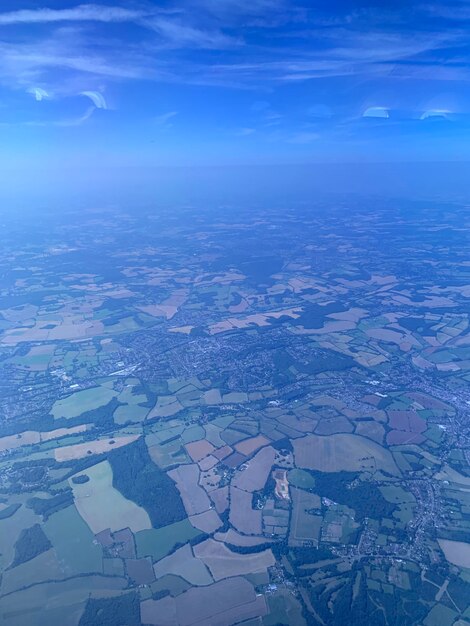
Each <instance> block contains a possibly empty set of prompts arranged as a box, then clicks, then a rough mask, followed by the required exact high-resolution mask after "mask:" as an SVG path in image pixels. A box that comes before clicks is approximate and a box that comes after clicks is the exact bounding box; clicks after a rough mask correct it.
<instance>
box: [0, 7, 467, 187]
mask: <svg viewBox="0 0 470 626" xmlns="http://www.w3.org/2000/svg"><path fill="white" fill-rule="evenodd" d="M469 27H470V2H452V1H445V2H432V1H431V2H422V3H421V2H402V1H401V0H394V1H393V2H388V1H386V0H383V1H382V2H357V1H347V0H336V1H335V0H329V1H324V0H321V1H318V2H313V1H312V2H305V1H304V2H301V1H299V2H296V1H295V0H292V1H289V0H174V1H172V0H161V1H160V2H155V1H148V2H146V1H145V0H143V1H142V2H139V1H136V2H134V1H133V0H126V2H121V3H119V2H117V1H113V0H108V1H106V2H99V3H98V2H97V3H88V4H77V3H76V2H71V1H65V0H41V1H39V2H38V1H31V0H2V2H1V8H0V137H1V141H0V167H1V168H2V169H3V171H7V170H8V171H10V170H11V171H15V172H16V173H17V174H18V175H20V176H21V175H23V174H25V173H28V172H29V171H32V170H38V168H39V169H40V168H46V169H47V168H49V169H55V170H56V171H65V170H64V168H69V170H75V171H78V170H79V169H80V168H92V169H94V168H98V169H99V168H103V167H107V168H116V167H118V168H119V167H134V168H152V167H155V166H164V167H166V166H170V167H171V166H189V167H194V166H204V167H209V166H210V167H212V166H224V165H226V166H242V165H245V166H250V165H262V166H266V165H280V164H286V165H295V164H308V163H345V162H346V163H379V162H396V163H403V162H416V161H418V162H428V161H443V162H453V161H466V160H470V142H469V141H468V138H469V130H470V89H469V84H470V82H469V78H470V38H469V36H468V33H469Z"/></svg>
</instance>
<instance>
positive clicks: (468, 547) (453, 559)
mask: <svg viewBox="0 0 470 626" xmlns="http://www.w3.org/2000/svg"><path fill="white" fill-rule="evenodd" d="M438 542H439V545H440V546H441V550H442V551H443V552H444V555H445V557H446V559H447V560H448V561H449V562H450V563H453V564H454V565H458V566H459V567H470V543H465V542H463V541H450V540H449V539H438Z"/></svg>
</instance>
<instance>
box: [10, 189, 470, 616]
mask: <svg viewBox="0 0 470 626" xmlns="http://www.w3.org/2000/svg"><path fill="white" fill-rule="evenodd" d="M327 204H328V203H327ZM312 206H313V205H312ZM136 211H137V209H136ZM422 211H423V209H422V207H421V206H420V205H414V204H406V205H405V204H404V205H401V204H400V203H399V202H398V203H397V204H392V205H390V206H388V205H387V206H385V205H384V206H383V207H382V206H380V207H377V206H375V204H374V203H373V202H369V201H367V200H364V201H363V202H362V201H361V202H359V201H357V203H356V202H355V201H353V200H351V205H349V204H348V209H347V210H344V207H343V208H341V207H340V205H339V204H338V205H335V204H334V203H333V204H331V203H329V204H328V206H326V205H323V204H322V202H320V201H319V202H318V204H315V205H314V207H313V208H311V207H310V208H307V207H295V208H284V209H283V210H282V211H279V210H276V209H267V208H264V209H262V208H260V207H255V206H254V207H251V208H250V210H248V209H244V208H243V207H241V208H240V209H237V211H236V212H234V213H233V214H232V213H231V212H230V211H228V212H225V213H223V214H222V213H221V212H219V211H218V210H215V209H212V208H204V209H201V210H196V209H194V208H191V207H189V206H187V207H182V208H181V210H180V213H178V219H176V217H175V213H174V212H173V211H170V210H165V209H163V208H162V209H161V210H159V212H158V214H157V213H155V212H153V210H152V209H148V210H147V209H146V210H143V209H142V211H141V212H140V213H138V212H136V213H135V214H133V213H131V212H128V213H122V214H121V213H118V215H117V217H116V219H112V220H111V219H110V218H109V215H108V213H107V212H106V211H105V210H104V209H103V210H101V209H96V211H93V212H89V213H88V212H84V213H83V214H81V215H78V214H75V213H73V214H72V213H71V214H70V216H69V217H70V220H69V222H70V227H69V228H67V229H66V230H64V229H63V225H61V223H60V220H58V217H57V216H55V215H52V214H51V215H48V216H46V217H45V221H44V224H38V225H37V227H36V229H35V231H34V233H33V232H30V233H29V235H28V236H30V237H31V241H32V243H31V248H30V249H29V252H25V257H24V258H23V257H21V258H18V259H15V263H14V267H16V268H17V269H15V270H11V269H8V271H7V269H6V268H7V267H8V268H10V266H11V265H12V263H11V261H12V258H13V257H14V256H15V255H14V249H15V241H16V240H15V237H16V236H17V235H15V233H16V232H17V231H16V230H15V228H16V227H15V228H13V226H11V227H8V224H7V225H6V226H5V228H4V231H3V233H2V237H4V238H5V242H6V243H5V247H4V248H2V250H0V267H3V269H4V272H3V275H4V284H3V283H2V292H1V293H0V313H1V320H0V322H1V325H2V334H1V337H0V369H1V376H0V394H1V397H2V414H1V416H0V573H1V576H0V622H1V623H2V624H3V623H5V624H6V626H10V625H12V626H23V625H24V624H28V626H29V625H30V624H31V626H42V625H43V624H46V623H47V624H61V626H62V625H65V626H69V625H70V626H92V625H93V626H94V625H95V624H98V623H100V621H103V623H105V624H106V625H107V626H111V625H115V626H118V625H119V626H121V623H123V620H124V619H125V620H126V624H128V625H129V626H138V625H139V624H145V625H151V624H155V626H162V624H171V625H172V626H180V625H181V626H191V625H193V624H194V625H195V626H201V625H202V624H210V625H211V626H212V625H216V626H217V625H220V626H232V625H233V624H236V623H243V624H244V625H245V624H246V626H254V625H255V624H257V625H262V626H276V625H277V624H289V625H291V626H297V625H300V626H307V625H309V626H310V625H315V626H327V625H328V624H335V626H336V625H338V626H342V625H343V624H344V625H345V624H348V626H349V625H352V626H355V625H359V624H361V625H362V624H368V623H371V624H372V623H374V624H375V623H377V624H385V625H386V624H395V623H400V624H403V625H404V626H441V624H449V626H463V624H465V623H466V621H468V616H469V602H468V598H469V597H470V578H469V571H470V569H469V568H470V561H469V553H468V551H469V546H470V540H469V537H470V496H469V489H470V470H469V455H468V449H469V442H470V433H469V426H468V407H469V405H470V392H469V381H470V365H469V363H470V349H469V345H470V338H469V337H470V334H469V333H470V325H469V321H470V320H469V313H468V298H469V297H470V288H469V285H470V265H469V264H468V262H467V261H464V260H463V259H465V258H466V256H468V241H467V238H466V236H465V229H466V228H468V223H469V219H470V218H469V214H468V208H466V207H463V206H460V205H459V207H458V210H457V209H456V208H455V207H454V208H452V207H451V208H449V207H447V206H441V205H433V206H432V210H431V209H429V211H428V210H427V211H426V218H425V219H424V217H423V213H422ZM391 216H393V219H392V218H391ZM67 219H68V218H67ZM359 223H367V225H368V226H367V229H360V228H358V226H357V224H359ZM28 232H29V231H28ZM441 232H445V233H446V237H448V238H449V241H451V244H449V245H452V255H450V254H449V248H448V247H446V246H444V247H443V246H442V245H441V244H442V239H441V238H440V237H441V235H439V233H441ZM103 233H105V235H104V234H103ZM25 236H26V235H25ZM97 238H99V241H100V242H101V243H100V246H102V250H101V249H100V254H95V253H92V250H91V249H90V248H89V247H88V244H87V242H90V241H97ZM64 246H65V247H64ZM92 248H93V246H92ZM51 250H52V251H54V252H53V253H52V252H51ZM403 259H406V263H405V262H404V261H403ZM28 267H34V268H35V269H34V272H33V271H29V270H28V269H27V268H28ZM10 278H11V280H10ZM374 620H376V621H374Z"/></svg>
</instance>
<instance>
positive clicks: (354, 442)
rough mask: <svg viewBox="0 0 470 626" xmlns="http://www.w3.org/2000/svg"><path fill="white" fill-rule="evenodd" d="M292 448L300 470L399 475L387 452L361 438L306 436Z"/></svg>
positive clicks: (295, 442)
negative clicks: (377, 472)
mask: <svg viewBox="0 0 470 626" xmlns="http://www.w3.org/2000/svg"><path fill="white" fill-rule="evenodd" d="M293 446H294V455H295V462H296V465H297V466H298V467H305V468H308V469H314V470H319V471H321V472H340V471H342V470H343V471H357V472H358V471H366V472H375V471H377V470H384V471H386V472H389V473H390V474H393V475H399V474H400V472H399V469H398V467H397V466H396V464H395V461H394V460H393V457H392V455H391V453H390V452H389V451H388V450H387V449H385V448H383V447H382V446H380V445H379V444H378V443H376V442H374V441H371V440H370V439H366V438H365V437H361V436H359V435H352V434H337V435H330V436H328V437H320V436H317V435H307V436H306V437H303V438H301V439H294V442H293Z"/></svg>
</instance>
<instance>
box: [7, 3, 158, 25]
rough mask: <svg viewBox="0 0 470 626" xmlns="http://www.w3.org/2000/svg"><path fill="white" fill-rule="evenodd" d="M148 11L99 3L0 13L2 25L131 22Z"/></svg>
mask: <svg viewBox="0 0 470 626" xmlns="http://www.w3.org/2000/svg"><path fill="white" fill-rule="evenodd" d="M146 15H147V13H143V12H142V11H135V10H131V9H125V8H122V7H112V6H105V5H99V4H82V5H79V6H77V7H74V8H71V9H48V8H38V9H23V10H20V11H11V12H8V13H0V26H1V25H3V26H10V25H18V24H47V23H51V22H76V21H80V22H83V21H93V22H130V21H135V20H138V19H141V18H143V17H145V16H146Z"/></svg>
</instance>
